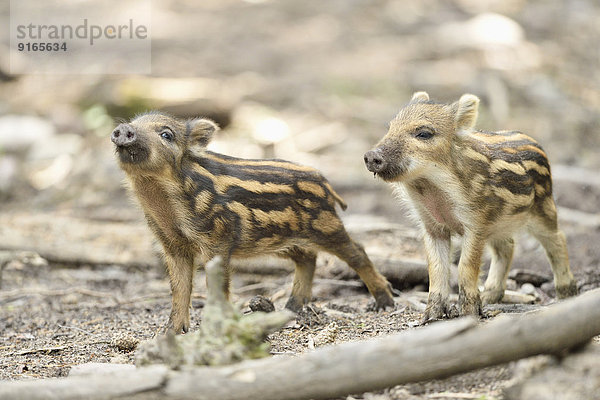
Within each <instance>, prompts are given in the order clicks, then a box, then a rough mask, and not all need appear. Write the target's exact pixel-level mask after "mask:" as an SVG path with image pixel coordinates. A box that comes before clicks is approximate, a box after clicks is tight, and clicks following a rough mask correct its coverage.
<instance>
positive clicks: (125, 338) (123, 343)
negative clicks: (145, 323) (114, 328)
mask: <svg viewBox="0 0 600 400" xmlns="http://www.w3.org/2000/svg"><path fill="white" fill-rule="evenodd" d="M139 342H140V340H139V339H138V338H136V337H133V336H129V335H120V336H116V337H114V338H113V339H112V340H111V343H110V344H111V345H112V346H114V347H116V348H117V349H118V350H119V351H124V352H127V353H128V352H130V351H133V350H135V349H136V347H137V345H138V343H139Z"/></svg>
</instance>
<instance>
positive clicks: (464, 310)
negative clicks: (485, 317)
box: [458, 292, 482, 317]
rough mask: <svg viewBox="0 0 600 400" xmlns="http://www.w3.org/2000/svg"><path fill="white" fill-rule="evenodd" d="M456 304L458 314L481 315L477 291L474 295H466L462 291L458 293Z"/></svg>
mask: <svg viewBox="0 0 600 400" xmlns="http://www.w3.org/2000/svg"><path fill="white" fill-rule="evenodd" d="M458 306H459V308H460V315H475V316H477V317H478V316H481V315H482V313H481V299H480V298H479V293H476V294H475V295H466V294H465V293H464V292H460V293H459V294H458Z"/></svg>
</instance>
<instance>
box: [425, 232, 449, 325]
mask: <svg viewBox="0 0 600 400" xmlns="http://www.w3.org/2000/svg"><path fill="white" fill-rule="evenodd" d="M424 244H425V251H426V253H427V264H428V270H429V298H428V300H427V308H426V309H425V313H424V314H423V319H422V320H421V322H422V323H427V322H429V321H433V320H437V319H442V318H445V317H448V318H452V317H455V316H456V315H457V312H456V308H454V307H452V306H451V304H450V300H449V297H450V233H447V232H440V233H435V234H431V233H429V232H427V233H425V236H424Z"/></svg>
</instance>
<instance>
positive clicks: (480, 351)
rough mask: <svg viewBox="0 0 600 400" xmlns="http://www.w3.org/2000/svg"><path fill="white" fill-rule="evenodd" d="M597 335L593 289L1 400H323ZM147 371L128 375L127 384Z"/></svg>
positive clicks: (0, 393)
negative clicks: (317, 345)
mask: <svg viewBox="0 0 600 400" xmlns="http://www.w3.org/2000/svg"><path fill="white" fill-rule="evenodd" d="M598 334H600V289H596V290H593V291H590V292H588V293H585V294H583V295H581V296H579V297H577V298H574V299H570V300H566V301H564V302H562V303H559V304H555V305H552V306H550V307H548V308H546V309H544V310H542V311H539V312H534V313H528V314H526V315H522V316H518V317H514V316H513V317H508V316H501V317H498V318H496V319H494V320H492V321H490V322H487V323H482V324H478V322H477V321H476V320H475V319H473V318H461V319H456V320H452V321H446V322H438V323H434V324H432V325H430V326H426V327H423V328H420V329H415V330H411V331H405V332H402V333H400V334H397V335H392V336H388V337H384V338H378V339H372V340H369V341H364V342H353V343H344V344H341V345H338V346H335V347H330V348H322V349H318V350H315V351H314V352H312V353H308V354H306V355H303V356H301V357H295V358H284V357H277V358H268V359H262V360H253V361H245V362H242V363H239V364H236V365H232V366H225V367H196V368H189V369H185V370H183V371H171V372H169V373H168V374H167V375H166V376H165V374H164V372H163V370H159V369H155V370H153V371H155V372H154V374H149V375H152V376H150V377H149V378H148V382H146V384H145V385H140V386H141V387H144V390H143V391H139V392H135V391H134V390H132V388H131V387H128V388H127V390H123V391H122V392H118V391H117V388H116V387H115V383H114V382H115V376H114V375H112V374H107V375H96V376H93V377H90V378H89V380H87V381H83V380H82V377H80V376H78V377H73V378H66V379H57V380H49V381H34V382H31V381H28V382H6V383H1V384H0V398H13V399H25V398H27V399H38V398H62V399H74V398H82V397H84V398H89V399H100V398H110V397H117V396H122V397H124V398H138V399H139V398H168V399H175V398H176V399H187V398H190V399H191V398H194V399H223V400H226V399H248V400H254V399H262V400H269V399H274V400H275V399H279V400H285V399H306V398H313V399H326V398H331V397H338V396H344V395H347V394H351V393H361V392H365V391H372V390H378V389H382V388H385V387H390V386H394V385H398V384H402V383H408V382H416V381H424V380H428V379H439V378H445V377H448V376H450V375H454V374H458V373H462V372H467V371H470V370H473V369H477V368H482V367H487V366H491V365H496V364H501V363H505V362H508V361H513V360H518V359H521V358H524V357H530V356H533V355H537V354H560V353H564V352H565V351H567V350H568V349H572V348H574V347H578V346H581V345H582V344H583V343H586V342H587V341H589V340H590V339H591V338H592V337H594V336H596V335H598ZM151 368H157V367H151ZM158 368H159V367H158ZM145 370H146V369H144V368H140V369H138V370H136V371H133V372H131V374H132V375H131V377H132V378H131V379H132V382H134V381H135V380H134V377H135V379H139V378H140V376H142V375H143V373H144V371H145ZM158 371H160V373H157V372H158ZM128 376H129V373H127V372H126V371H123V372H122V373H120V374H119V378H120V379H121V380H123V381H127V379H128ZM135 382H137V381H135ZM69 386H71V391H69V390H67V389H68V388H69ZM134 393H136V394H134Z"/></svg>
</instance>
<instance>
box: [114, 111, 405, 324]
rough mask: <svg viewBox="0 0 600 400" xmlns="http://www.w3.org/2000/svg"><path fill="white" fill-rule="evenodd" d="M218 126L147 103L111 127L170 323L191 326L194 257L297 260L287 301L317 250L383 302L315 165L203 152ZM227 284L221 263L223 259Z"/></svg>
mask: <svg viewBox="0 0 600 400" xmlns="http://www.w3.org/2000/svg"><path fill="white" fill-rule="evenodd" d="M217 130H218V127H217V125H216V124H215V123H214V122H213V121H210V120H208V119H202V118H198V119H190V120H181V119H177V118H173V117H171V116H169V115H167V114H163V113H159V112H152V113H147V114H144V115H141V116H139V117H136V118H134V119H133V120H132V121H131V122H129V123H123V124H120V125H119V126H117V127H116V128H115V130H114V131H113V132H112V135H111V140H112V141H113V143H114V144H115V148H116V152H117V155H118V159H119V164H120V166H121V168H122V169H123V171H125V174H126V177H127V180H128V181H129V185H130V187H131V190H132V192H133V193H134V194H135V196H136V197H137V199H138V200H139V203H140V205H141V207H142V209H143V211H144V214H145V215H146V219H147V222H148V225H149V226H150V228H151V230H152V231H153V232H154V235H155V236H156V238H157V239H158V241H159V242H160V244H161V245H162V249H163V254H164V260H165V263H166V266H167V272H168V274H169V278H170V282H171V290H172V301H173V304H172V309H171V316H170V319H169V321H170V326H171V327H172V328H173V329H174V330H175V332H176V333H181V332H187V331H188V329H189V327H190V298H191V293H192V282H193V276H194V260H195V259H198V260H199V263H201V264H204V263H206V262H207V261H208V260H210V259H211V258H213V257H214V256H217V255H220V256H222V257H223V259H224V260H225V265H227V266H228V265H229V260H230V259H231V258H233V257H238V258H246V257H254V256H258V255H264V254H269V253H270V254H275V255H277V256H282V257H287V258H290V259H292V260H293V261H294V262H295V265H296V271H295V275H294V282H293V287H292V292H291V296H290V298H289V300H288V302H287V305H286V307H287V308H289V309H291V310H294V311H298V310H299V309H301V308H302V306H303V305H304V304H306V303H307V302H308V301H310V299H311V290H312V281H313V274H314V271H315V261H316V254H317V252H318V251H320V250H324V251H327V252H330V253H332V254H334V255H336V256H338V257H339V258H341V259H342V260H344V261H345V262H347V263H348V265H349V266H350V267H352V268H353V269H354V270H355V271H356V272H357V273H358V275H359V277H360V278H361V279H362V280H363V281H364V282H365V284H366V286H367V288H368V290H369V291H370V292H371V294H372V295H373V296H374V297H375V300H376V303H377V307H379V308H385V307H392V306H393V305H394V301H393V299H392V295H391V291H390V286H389V283H388V282H387V280H386V279H385V278H384V277H383V276H382V275H381V274H379V273H378V272H377V271H376V270H375V268H374V266H373V264H372V263H371V261H370V260H369V258H368V257H367V255H366V253H365V251H364V250H363V248H362V247H361V246H360V245H359V244H358V243H356V242H354V241H353V240H352V239H351V238H350V237H349V236H348V233H347V232H346V230H345V228H344V225H343V224H342V221H341V220H340V218H339V216H338V215H337V212H336V209H335V206H336V204H337V205H339V206H340V207H341V208H343V209H345V208H346V204H345V203H344V201H343V200H342V198H341V197H340V196H339V195H338V194H337V193H336V192H335V191H334V190H333V188H332V187H331V185H330V184H329V182H328V181H327V180H326V179H325V178H324V177H323V176H322V175H321V174H320V173H319V172H318V171H317V170H315V169H313V168H310V167H305V166H302V165H298V164H294V163H291V162H287V161H283V160H246V159H240V158H234V157H229V156H225V155H222V154H218V153H214V152H212V151H208V150H207V149H206V146H207V145H208V143H209V142H210V140H211V138H212V137H213V134H214V133H215V132H216V131H217ZM225 276H226V279H225V280H226V284H225V285H226V287H225V291H226V293H227V294H228V293H229V280H230V279H229V270H228V268H226V275H225Z"/></svg>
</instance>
